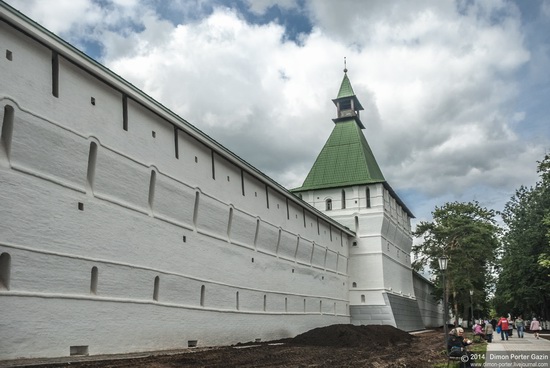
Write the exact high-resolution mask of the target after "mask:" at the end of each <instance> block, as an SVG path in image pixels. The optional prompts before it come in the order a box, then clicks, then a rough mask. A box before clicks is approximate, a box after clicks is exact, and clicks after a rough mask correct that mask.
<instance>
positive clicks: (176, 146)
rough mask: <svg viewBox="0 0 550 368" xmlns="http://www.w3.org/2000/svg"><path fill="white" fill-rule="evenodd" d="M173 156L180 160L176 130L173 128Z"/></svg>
mask: <svg viewBox="0 0 550 368" xmlns="http://www.w3.org/2000/svg"><path fill="white" fill-rule="evenodd" d="M174 154H175V155H176V158H177V159H179V158H180V149H179V141H178V128H177V127H176V126H174Z"/></svg>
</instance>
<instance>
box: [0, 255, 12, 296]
mask: <svg viewBox="0 0 550 368" xmlns="http://www.w3.org/2000/svg"><path fill="white" fill-rule="evenodd" d="M10 274H11V256H10V255H9V253H2V254H1V255H0V290H2V289H5V290H9V289H10Z"/></svg>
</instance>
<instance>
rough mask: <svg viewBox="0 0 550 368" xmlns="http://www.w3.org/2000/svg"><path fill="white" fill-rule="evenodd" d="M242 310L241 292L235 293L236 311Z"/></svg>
mask: <svg viewBox="0 0 550 368" xmlns="http://www.w3.org/2000/svg"><path fill="white" fill-rule="evenodd" d="M239 308H240V305H239V292H238V291H237V292H236V293H235V309H237V310H239Z"/></svg>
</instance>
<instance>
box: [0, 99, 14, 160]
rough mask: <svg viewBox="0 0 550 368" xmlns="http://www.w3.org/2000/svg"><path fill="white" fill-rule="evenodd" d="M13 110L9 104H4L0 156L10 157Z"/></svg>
mask: <svg viewBox="0 0 550 368" xmlns="http://www.w3.org/2000/svg"><path fill="white" fill-rule="evenodd" d="M13 120H14V110H13V107H11V106H10V105H6V106H4V117H3V118H2V129H0V157H1V156H5V157H6V158H7V159H8V160H9V158H10V146H11V139H12V135H13Z"/></svg>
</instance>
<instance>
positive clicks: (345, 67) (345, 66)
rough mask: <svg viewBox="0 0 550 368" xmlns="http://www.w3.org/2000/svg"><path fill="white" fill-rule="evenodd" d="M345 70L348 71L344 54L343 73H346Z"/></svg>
mask: <svg viewBox="0 0 550 368" xmlns="http://www.w3.org/2000/svg"><path fill="white" fill-rule="evenodd" d="M347 72H348V67H347V64H346V57H345V56H344V73H347Z"/></svg>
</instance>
